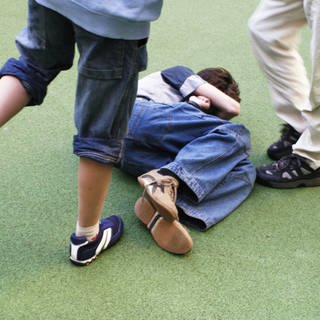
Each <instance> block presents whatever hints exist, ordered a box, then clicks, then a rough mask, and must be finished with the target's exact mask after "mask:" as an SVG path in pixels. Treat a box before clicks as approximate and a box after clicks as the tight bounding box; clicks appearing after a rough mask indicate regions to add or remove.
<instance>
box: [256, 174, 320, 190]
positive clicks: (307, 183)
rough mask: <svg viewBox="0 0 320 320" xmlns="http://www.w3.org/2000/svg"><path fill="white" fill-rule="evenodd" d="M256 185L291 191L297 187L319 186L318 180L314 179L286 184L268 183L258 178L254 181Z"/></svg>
mask: <svg viewBox="0 0 320 320" xmlns="http://www.w3.org/2000/svg"><path fill="white" fill-rule="evenodd" d="M256 181H257V182H258V183H260V184H262V185H265V186H268V187H272V188H278V189H291V188H299V187H318V186H320V178H314V179H300V180H296V181H290V182H288V181H286V182H277V181H268V180H263V179H261V178H259V177H257V180H256Z"/></svg>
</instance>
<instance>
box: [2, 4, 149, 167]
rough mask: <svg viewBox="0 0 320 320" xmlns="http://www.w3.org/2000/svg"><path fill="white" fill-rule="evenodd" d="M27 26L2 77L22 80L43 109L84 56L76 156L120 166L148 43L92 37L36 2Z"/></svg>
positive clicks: (33, 101) (77, 105)
mask: <svg viewBox="0 0 320 320" xmlns="http://www.w3.org/2000/svg"><path fill="white" fill-rule="evenodd" d="M28 5H29V11H28V24H27V27H26V28H25V29H24V30H23V31H22V32H21V33H20V34H19V35H18V37H17V39H16V43H17V47H18V49H19V51H20V54H21V56H20V58H19V59H13V58H11V59H9V60H8V61H7V62H6V63H5V65H4V66H3V67H2V69H1V70H0V77H1V76H4V75H11V76H15V77H17V78H18V79H19V80H20V81H21V83H22V84H23V86H24V87H25V89H26V90H27V92H28V93H29V94H30V96H31V100H30V102H29V105H38V104H41V103H42V101H43V99H44V97H45V95H46V93H47V87H48V85H49V84H50V82H51V81H52V80H53V79H54V78H55V77H56V76H57V75H58V74H59V73H60V72H61V71H62V70H67V69H69V68H71V66H72V64H73V59H74V52H75V44H76V45H77V47H78V51H79V56H80V58H79V62H78V82H77V91H76V99H75V125H76V128H77V131H78V132H77V134H76V135H75V137H74V144H73V145H74V153H75V154H76V155H78V156H81V157H87V158H91V159H92V160H95V161H98V162H101V163H116V162H118V161H119V155H120V152H121V148H122V145H123V137H124V135H125V133H126V130H127V123H128V120H129V116H130V113H131V110H132V106H133V103H134V99H135V95H136V90H137V80H138V72H139V71H141V70H143V69H145V68H146V63H147V51H146V42H147V41H146V39H141V40H121V39H110V38H105V37H100V36H97V35H95V34H92V33H90V32H88V31H86V30H84V29H82V28H80V27H79V26H77V25H75V24H73V23H72V22H71V21H69V20H68V19H66V18H65V17H63V16H62V15H60V14H58V13H57V12H55V11H52V10H49V9H47V8H45V7H43V6H41V5H39V4H37V2H35V1H34V0H29V1H28Z"/></svg>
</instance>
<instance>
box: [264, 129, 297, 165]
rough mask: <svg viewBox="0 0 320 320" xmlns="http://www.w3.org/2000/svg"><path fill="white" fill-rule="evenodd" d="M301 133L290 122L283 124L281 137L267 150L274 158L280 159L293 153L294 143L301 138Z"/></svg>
mask: <svg viewBox="0 0 320 320" xmlns="http://www.w3.org/2000/svg"><path fill="white" fill-rule="evenodd" d="M300 136H301V133H299V132H298V131H297V130H295V129H294V128H293V127H291V126H290V125H289V124H283V125H282V130H281V137H280V139H279V140H278V141H276V142H274V143H273V144H272V145H271V146H270V147H269V148H268V150H267V154H268V156H269V158H270V159H272V160H280V159H281V158H282V157H285V156H288V155H290V154H291V153H292V145H293V144H295V143H296V142H297V141H298V139H299V138H300Z"/></svg>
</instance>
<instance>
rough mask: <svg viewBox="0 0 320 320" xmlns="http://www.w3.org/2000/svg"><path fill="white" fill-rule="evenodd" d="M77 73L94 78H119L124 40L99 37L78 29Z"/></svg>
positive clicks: (121, 69) (120, 75) (121, 70)
mask: <svg viewBox="0 0 320 320" xmlns="http://www.w3.org/2000/svg"><path fill="white" fill-rule="evenodd" d="M77 32H78V36H77V43H78V47H79V51H80V60H79V65H78V69H79V73H80V74H81V75H83V76H84V77H87V78H91V79H96V80H109V79H121V78H122V75H123V68H124V55H125V54H126V52H125V49H126V48H125V40H121V39H110V38H104V37H99V36H97V35H94V34H91V33H88V32H86V31H84V30H81V29H78V30H77Z"/></svg>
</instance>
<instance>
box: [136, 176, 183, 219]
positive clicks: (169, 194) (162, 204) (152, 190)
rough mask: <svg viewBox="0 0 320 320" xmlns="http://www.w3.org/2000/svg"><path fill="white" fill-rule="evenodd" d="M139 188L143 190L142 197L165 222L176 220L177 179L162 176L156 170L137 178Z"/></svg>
mask: <svg viewBox="0 0 320 320" xmlns="http://www.w3.org/2000/svg"><path fill="white" fill-rule="evenodd" d="M138 182H139V184H140V186H141V187H142V188H143V189H144V196H145V197H146V198H147V199H148V201H149V202H150V204H151V205H152V206H153V207H154V208H155V211H157V212H158V213H159V214H160V215H161V216H162V217H163V218H164V219H165V220H167V221H173V220H177V219H178V210H177V207H176V200H177V188H178V186H179V183H178V181H177V179H175V178H173V177H171V176H164V175H161V174H160V173H158V170H152V171H149V172H147V173H145V174H143V175H141V176H139V177H138Z"/></svg>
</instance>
